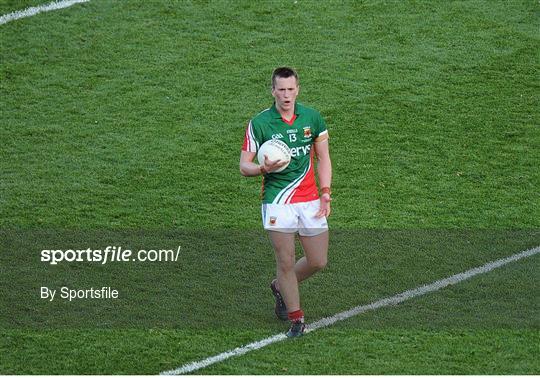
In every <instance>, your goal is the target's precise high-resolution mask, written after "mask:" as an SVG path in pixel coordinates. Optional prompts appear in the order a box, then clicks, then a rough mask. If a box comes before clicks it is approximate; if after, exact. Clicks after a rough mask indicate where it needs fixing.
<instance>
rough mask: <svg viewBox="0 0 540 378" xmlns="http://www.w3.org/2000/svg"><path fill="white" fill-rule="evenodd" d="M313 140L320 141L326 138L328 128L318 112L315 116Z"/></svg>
mask: <svg viewBox="0 0 540 378" xmlns="http://www.w3.org/2000/svg"><path fill="white" fill-rule="evenodd" d="M314 123H315V125H316V126H315V127H316V130H315V142H322V141H323V140H326V139H328V129H327V128H326V122H324V119H323V117H322V116H321V114H320V113H317V116H316V117H315V122H314Z"/></svg>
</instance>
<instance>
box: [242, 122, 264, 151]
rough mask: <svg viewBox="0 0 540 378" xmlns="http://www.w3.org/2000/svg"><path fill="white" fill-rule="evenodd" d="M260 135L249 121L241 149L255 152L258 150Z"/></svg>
mask: <svg viewBox="0 0 540 378" xmlns="http://www.w3.org/2000/svg"><path fill="white" fill-rule="evenodd" d="M260 138H261V136H260V135H259V133H258V132H257V131H256V127H254V126H253V122H252V121H249V123H248V125H247V127H246V133H245V135H244V144H242V151H247V152H257V151H258V150H259V145H260Z"/></svg>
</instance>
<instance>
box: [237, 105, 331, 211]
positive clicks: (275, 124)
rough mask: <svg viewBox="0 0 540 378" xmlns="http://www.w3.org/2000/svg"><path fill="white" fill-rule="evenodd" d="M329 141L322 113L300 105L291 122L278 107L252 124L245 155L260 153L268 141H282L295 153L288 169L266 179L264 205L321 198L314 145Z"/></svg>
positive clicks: (263, 113) (257, 118)
mask: <svg viewBox="0 0 540 378" xmlns="http://www.w3.org/2000/svg"><path fill="white" fill-rule="evenodd" d="M326 138H328V130H327V129H326V123H325V122H324V120H323V118H322V117H321V115H320V114H319V112H317V111H316V110H314V109H311V108H308V107H306V106H303V105H302V104H299V103H296V105H295V109H294V116H293V118H292V119H291V120H285V119H283V118H282V117H281V114H279V112H278V110H277V109H276V105H275V104H274V105H273V106H272V107H271V108H269V109H266V110H264V111H262V112H261V113H259V114H258V115H257V116H255V117H254V118H253V119H252V120H251V121H250V122H249V124H248V127H247V129H246V135H245V137H244V144H243V146H242V150H243V151H249V152H255V153H257V151H258V150H259V147H260V146H261V145H262V144H263V143H264V142H266V141H267V140H270V139H279V140H281V141H283V142H285V143H286V144H287V145H288V146H289V148H290V149H291V152H292V158H291V162H290V164H289V166H288V167H287V168H285V169H284V170H283V171H281V172H278V173H269V174H266V175H265V176H264V181H263V203H274V204H288V203H297V202H308V201H313V200H316V199H318V198H319V194H318V191H317V184H316V182H315V169H314V166H313V157H314V153H315V151H314V149H313V143H314V142H315V141H321V140H324V139H326Z"/></svg>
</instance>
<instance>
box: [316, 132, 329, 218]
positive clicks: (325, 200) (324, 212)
mask: <svg viewBox="0 0 540 378" xmlns="http://www.w3.org/2000/svg"><path fill="white" fill-rule="evenodd" d="M315 154H316V155H317V160H318V162H317V176H318V178H319V186H320V188H321V191H323V193H322V195H321V206H320V209H319V212H318V213H317V216H318V217H328V216H330V201H332V198H331V197H330V186H331V184H332V161H331V160H330V149H329V147H328V136H327V134H326V136H325V137H324V138H320V139H319V140H318V141H317V140H315ZM326 188H327V189H326Z"/></svg>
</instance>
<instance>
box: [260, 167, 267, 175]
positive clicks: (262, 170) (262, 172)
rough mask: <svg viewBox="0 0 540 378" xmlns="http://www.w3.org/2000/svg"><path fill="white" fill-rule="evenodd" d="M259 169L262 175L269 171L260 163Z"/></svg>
mask: <svg viewBox="0 0 540 378" xmlns="http://www.w3.org/2000/svg"><path fill="white" fill-rule="evenodd" d="M259 170H260V171H261V175H265V174H267V173H268V171H267V170H266V169H264V165H260V166H259Z"/></svg>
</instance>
